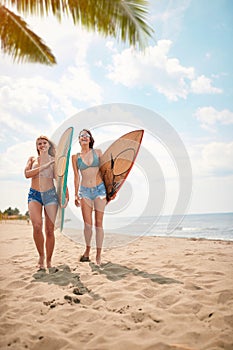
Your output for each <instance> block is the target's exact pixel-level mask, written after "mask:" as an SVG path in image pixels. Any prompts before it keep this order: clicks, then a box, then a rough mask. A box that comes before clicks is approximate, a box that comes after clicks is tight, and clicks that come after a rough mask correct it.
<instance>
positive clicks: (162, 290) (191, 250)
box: [0, 223, 233, 350]
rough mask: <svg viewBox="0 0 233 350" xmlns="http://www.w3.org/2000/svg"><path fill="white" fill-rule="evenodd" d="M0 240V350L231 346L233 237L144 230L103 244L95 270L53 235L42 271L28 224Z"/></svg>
mask: <svg viewBox="0 0 233 350" xmlns="http://www.w3.org/2000/svg"><path fill="white" fill-rule="evenodd" d="M0 237H1V248H0V249H1V258H0V259H1V276H0V277H1V286H0V287H1V304H0V308H1V313H0V317H1V324H0V329H1V333H0V349H8V350H13V349H15V350H21V349H30V350H59V349H62V350H78V349H80V350H86V349H88V350H89V349H90V350H91V349H93V350H184V349H186V350H188V349H189V350H190V349H192V350H194V349H195V350H202V349H203V350H204V349H205V350H207V349H208V350H219V349H227V350H232V349H233V242H224V241H208V240H195V239H180V238H172V237H169V238H160V237H143V238H139V239H137V240H135V241H134V242H132V243H130V244H129V245H127V246H125V247H121V248H118V249H116V248H114V249H105V250H104V252H103V267H102V268H101V269H100V268H98V267H96V266H95V265H94V263H92V262H91V263H80V262H79V257H80V255H81V253H82V252H83V247H82V246H81V245H78V244H76V243H74V242H73V241H71V240H70V239H68V238H67V237H65V236H63V235H62V234H61V233H59V232H56V248H55V252H54V258H53V264H54V266H56V267H57V269H58V271H56V270H55V269H54V270H52V271H50V273H49V271H47V270H46V271H45V272H37V271H36V263H37V253H36V250H35V246H34V243H33V240H32V227H31V225H27V224H12V223H2V224H0ZM94 256H95V251H94V250H93V251H92V255H91V258H92V259H94ZM93 261H94V260H93Z"/></svg>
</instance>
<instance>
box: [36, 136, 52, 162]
mask: <svg viewBox="0 0 233 350" xmlns="http://www.w3.org/2000/svg"><path fill="white" fill-rule="evenodd" d="M39 140H46V141H48V143H49V146H50V147H49V150H48V153H49V155H50V156H52V157H55V154H56V147H55V144H54V143H53V142H52V141H51V140H50V139H49V138H48V137H47V136H45V135H40V136H39V137H37V139H36V150H37V153H38V154H39V150H38V147H37V142H38V141H39Z"/></svg>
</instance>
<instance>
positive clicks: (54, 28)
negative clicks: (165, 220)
mask: <svg viewBox="0 0 233 350" xmlns="http://www.w3.org/2000/svg"><path fill="white" fill-rule="evenodd" d="M149 3H150V6H149V23H150V24H151V26H152V27H153V29H154V36H153V38H151V39H150V41H149V42H148V44H147V47H146V48H145V51H144V52H139V51H137V50H136V51H135V50H134V49H133V48H131V47H129V45H128V44H121V43H119V42H118V41H117V40H115V39H114V38H111V37H107V38H105V37H102V36H100V35H98V33H92V32H86V31H85V30H84V29H83V28H78V27H75V26H74V25H73V24H72V22H71V21H68V20H65V21H64V22H63V23H62V24H59V23H58V22H57V21H56V20H55V19H54V18H52V17H51V18H46V19H45V18H44V19H39V18H36V17H24V18H25V19H26V21H27V22H28V24H29V26H30V28H31V29H32V30H33V31H35V32H36V33H37V35H39V36H40V37H42V38H43V39H44V41H45V43H46V44H47V45H48V46H49V47H50V48H51V49H52V51H53V53H54V54H55V56H56V59H57V65H56V66H53V67H49V66H43V65H40V64H29V63H27V64H26V63H20V64H17V63H14V62H12V59H11V58H10V57H9V56H7V55H3V54H1V56H0V111H1V113H0V119H1V128H0V145H1V146H0V151H1V153H0V164H1V167H0V181H1V196H0V210H1V211H4V210H5V209H7V208H8V207H9V206H11V207H12V208H15V207H16V208H18V209H19V210H20V212H21V213H25V212H26V211H27V192H28V189H29V187H30V180H29V179H25V177H24V168H25V165H26V163H27V160H28V158H29V157H30V156H32V155H36V148H35V140H36V138H37V137H38V136H39V135H40V134H45V135H47V136H49V137H53V135H60V134H59V130H60V131H61V130H63V129H64V127H65V126H66V125H67V126H69V125H70V124H71V123H72V124H73V126H74V127H75V133H76V134H75V135H77V133H78V132H79V131H80V130H79V128H81V126H82V125H85V123H84V124H82V123H81V122H79V121H80V120H81V119H82V117H83V115H85V114H83V112H84V111H88V112H87V116H88V113H89V111H90V110H91V111H94V112H96V113H97V112H98V111H99V109H98V108H99V106H102V107H100V111H102V112H103V113H105V112H109V111H110V113H111V116H110V117H109V120H107V119H106V120H105V121H104V122H102V120H101V118H102V117H98V116H96V115H97V114H98V113H97V114H96V113H92V115H91V116H90V117H89V116H88V123H87V124H88V126H89V127H90V129H92V128H93V131H94V134H95V135H94V137H95V141H96V147H100V146H101V148H102V147H103V148H104V146H106V145H107V144H109V143H111V142H112V141H114V140H115V139H116V138H117V137H120V136H121V135H122V134H123V133H125V132H128V131H131V130H132V129H133V128H138V127H140V128H141V127H142V128H144V129H145V134H144V138H143V142H142V148H141V154H140V152H139V156H138V164H137V163H136V164H135V167H134V168H133V169H132V171H131V173H130V175H129V177H128V179H127V181H126V183H125V184H124V186H125V187H124V186H123V187H122V189H121V192H122V194H123V193H124V197H123V199H124V198H126V197H127V200H129V197H130V198H131V200H130V203H129V204H128V207H127V209H125V208H124V210H125V211H123V209H122V207H123V206H124V203H122V199H121V198H119V199H117V200H118V202H117V200H116V202H115V203H114V204H113V209H112V212H115V213H116V215H139V214H140V215H141V213H144V211H143V208H145V207H146V206H147V204H148V203H149V202H150V199H152V200H153V201H152V203H154V204H151V205H152V206H153V205H154V206H156V205H158V207H159V208H158V211H159V212H160V214H164V215H170V214H171V213H174V210H175V209H174V208H176V204H177V203H178V197H179V194H180V193H181V192H182V191H183V194H181V196H183V206H182V205H181V207H182V208H181V209H180V210H181V212H182V211H183V213H186V214H193V213H217V212H232V211H233V84H232V81H233V69H232V57H233V45H232V37H233V26H232V23H233V3H232V1H231V0H213V1H211V2H209V1H203V0H176V1H175V0H174V1H169V0H161V1H156V0H153V1H150V2H149ZM118 105H119V108H120V109H121V108H122V109H123V114H124V113H126V114H124V115H125V117H124V118H123V119H122V118H120V119H121V120H118V119H117V107H118ZM128 105H130V106H132V109H131V108H130V111H129V110H128V109H127V106H128ZM133 106H136V109H134V107H133ZM113 110H115V111H116V112H115V114H114V111H113ZM118 112H119V110H118ZM140 113H141V114H140ZM133 114H134V115H133ZM139 114H140V117H139V118H138V115H139ZM132 115H133V117H132ZM127 118H129V119H127ZM137 118H138V119H137ZM84 120H85V117H84ZM86 120H87V119H86ZM153 123H154V124H153ZM163 127H164V129H163ZM166 128H168V129H169V130H170V131H171V132H172V135H173V136H174V140H173V141H174V144H172V141H171V139H170V138H169V134H166V132H165V129H166ZM166 130H167V129H166ZM163 131H164V133H163ZM178 146H180V150H181V153H182V155H181V154H180V153H179V151H178V148H177V147H178ZM176 148H177V149H176ZM78 150H79V145H78V143H77V138H76V137H75V139H74V142H73V146H72V153H76V152H78ZM183 156H184V158H185V159H184V162H183V163H182V162H180V159H181V158H179V157H183ZM189 167H191V169H192V173H191V174H190V172H189V173H188V175H187V172H186V171H187V169H189ZM187 176H188V177H189V179H188V180H189V182H188V185H187V187H185V181H186V180H187ZM158 178H159V184H158V185H157V184H156V181H157V179H158ZM68 184H69V190H70V194H71V201H70V207H71V211H74V210H75V208H74V206H73V204H72V203H73V200H74V193H73V192H74V188H73V179H72V171H70V172H69V179H68ZM161 186H162V187H161ZM153 190H154V191H153ZM160 190H161V191H160ZM185 196H186V197H187V198H185ZM158 198H159V199H158ZM158 202H159V204H158ZM117 203H118V204H117ZM150 203H151V202H150ZM114 206H115V207H114ZM114 208H115V209H114ZM109 210H110V211H111V209H109ZM181 212H180V213H181ZM148 213H149V214H151V215H153V210H152V212H148V211H147V212H146V214H148Z"/></svg>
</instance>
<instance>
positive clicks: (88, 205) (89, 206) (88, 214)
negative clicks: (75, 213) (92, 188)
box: [81, 198, 93, 258]
mask: <svg viewBox="0 0 233 350" xmlns="http://www.w3.org/2000/svg"><path fill="white" fill-rule="evenodd" d="M81 210H82V216H83V221H84V237H85V242H86V250H85V252H84V254H83V256H84V257H85V258H88V257H89V254H90V249H91V238H92V210H93V203H92V201H91V200H90V199H87V198H82V199H81Z"/></svg>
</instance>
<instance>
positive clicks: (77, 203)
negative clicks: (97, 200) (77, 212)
mask: <svg viewBox="0 0 233 350" xmlns="http://www.w3.org/2000/svg"><path fill="white" fill-rule="evenodd" d="M74 204H75V205H76V207H80V198H79V196H75V200H74Z"/></svg>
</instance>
